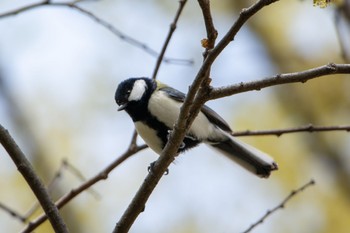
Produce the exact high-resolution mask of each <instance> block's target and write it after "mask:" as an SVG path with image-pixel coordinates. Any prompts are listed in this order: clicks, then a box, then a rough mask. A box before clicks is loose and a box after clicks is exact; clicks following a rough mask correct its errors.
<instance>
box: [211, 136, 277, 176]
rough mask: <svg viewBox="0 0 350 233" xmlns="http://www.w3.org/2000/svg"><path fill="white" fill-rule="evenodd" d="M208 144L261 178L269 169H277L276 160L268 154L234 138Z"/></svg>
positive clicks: (266, 174)
mask: <svg viewBox="0 0 350 233" xmlns="http://www.w3.org/2000/svg"><path fill="white" fill-rule="evenodd" d="M209 145H211V146H212V147H213V148H215V149H217V150H219V151H220V152H221V153H223V154H224V155H226V156H227V157H228V158H230V159H232V160H233V161H235V162H237V163H238V164H240V165H241V166H242V167H244V168H245V169H247V170H248V171H250V172H252V173H254V174H256V175H258V176H260V177H262V178H268V177H269V176H270V173H271V171H273V170H277V169H278V166H277V164H276V162H275V161H274V160H273V159H272V158H271V157H270V156H269V155H267V154H265V153H264V152H262V151H259V150H258V149H256V148H254V147H252V146H250V145H248V144H246V143H244V142H242V141H239V140H237V139H235V138H232V137H228V138H227V139H226V140H224V141H221V142H215V143H213V142H212V143H210V144H209Z"/></svg>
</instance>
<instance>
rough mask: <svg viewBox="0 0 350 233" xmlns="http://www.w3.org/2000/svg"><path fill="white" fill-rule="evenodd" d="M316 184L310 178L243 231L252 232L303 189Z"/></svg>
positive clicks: (245, 232)
mask: <svg viewBox="0 0 350 233" xmlns="http://www.w3.org/2000/svg"><path fill="white" fill-rule="evenodd" d="M314 184H315V181H314V180H310V181H309V182H308V183H306V184H304V185H303V186H301V187H300V188H298V189H296V190H293V191H292V192H291V193H290V194H289V195H288V196H287V197H286V198H285V199H284V200H283V201H282V202H281V203H280V204H279V205H277V206H276V207H275V208H273V209H272V210H268V211H267V212H266V214H265V215H264V216H262V217H261V218H260V219H259V220H258V221H257V222H255V223H254V224H252V225H251V226H250V227H249V228H248V229H247V230H245V231H244V232H243V233H248V232H251V231H252V230H253V229H254V228H255V227H256V226H257V225H259V224H262V223H263V222H264V221H265V219H266V218H268V217H269V216H270V215H271V214H273V213H275V212H276V211H277V210H279V209H283V208H284V207H285V205H286V204H287V202H288V201H289V200H290V199H292V198H293V197H294V196H296V195H298V194H299V193H301V192H302V191H304V190H305V189H306V188H308V187H310V186H312V185H314Z"/></svg>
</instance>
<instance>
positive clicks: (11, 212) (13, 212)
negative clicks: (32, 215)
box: [0, 203, 27, 223]
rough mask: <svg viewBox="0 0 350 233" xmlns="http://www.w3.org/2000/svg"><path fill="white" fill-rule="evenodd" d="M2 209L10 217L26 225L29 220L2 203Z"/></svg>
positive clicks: (0, 207) (0, 204)
mask: <svg viewBox="0 0 350 233" xmlns="http://www.w3.org/2000/svg"><path fill="white" fill-rule="evenodd" d="M0 209H2V210H4V211H5V212H7V213H8V214H9V215H11V216H12V217H14V218H15V219H18V220H19V221H21V222H23V223H25V222H26V221H27V218H26V217H24V216H22V215H21V214H19V213H18V212H17V211H14V210H13V209H12V208H10V207H8V206H6V205H5V204H3V203H0Z"/></svg>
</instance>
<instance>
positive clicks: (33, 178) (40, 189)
mask: <svg viewBox="0 0 350 233" xmlns="http://www.w3.org/2000/svg"><path fill="white" fill-rule="evenodd" d="M0 142H1V144H2V145H3V147H4V148H5V149H6V151H7V153H8V154H9V155H10V157H11V159H12V160H13V162H14V163H15V165H16V166H17V169H18V171H19V172H20V173H21V174H22V176H23V178H24V179H25V180H26V181H27V183H28V185H29V186H30V188H31V189H32V191H33V193H34V194H35V196H36V198H37V199H38V201H39V202H40V205H41V206H42V208H43V210H44V212H45V213H46V216H47V217H48V218H49V220H50V223H51V225H52V228H53V229H54V231H55V232H59V233H68V228H67V226H66V225H65V223H64V221H63V219H62V217H61V216H60V213H59V212H58V209H57V207H56V206H55V204H54V203H53V202H52V200H51V197H50V195H49V194H48V192H47V190H46V188H45V186H44V185H43V183H42V182H41V180H40V179H39V177H38V176H37V175H36V173H35V172H34V170H33V168H32V165H31V164H30V162H29V161H28V160H27V158H26V156H25V155H24V153H23V152H22V151H21V149H20V148H19V147H18V145H17V144H16V142H15V141H14V139H13V138H12V137H11V135H10V134H9V133H8V131H7V130H6V129H5V128H4V127H3V126H2V125H0Z"/></svg>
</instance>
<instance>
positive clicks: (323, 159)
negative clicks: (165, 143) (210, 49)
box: [0, 0, 350, 233]
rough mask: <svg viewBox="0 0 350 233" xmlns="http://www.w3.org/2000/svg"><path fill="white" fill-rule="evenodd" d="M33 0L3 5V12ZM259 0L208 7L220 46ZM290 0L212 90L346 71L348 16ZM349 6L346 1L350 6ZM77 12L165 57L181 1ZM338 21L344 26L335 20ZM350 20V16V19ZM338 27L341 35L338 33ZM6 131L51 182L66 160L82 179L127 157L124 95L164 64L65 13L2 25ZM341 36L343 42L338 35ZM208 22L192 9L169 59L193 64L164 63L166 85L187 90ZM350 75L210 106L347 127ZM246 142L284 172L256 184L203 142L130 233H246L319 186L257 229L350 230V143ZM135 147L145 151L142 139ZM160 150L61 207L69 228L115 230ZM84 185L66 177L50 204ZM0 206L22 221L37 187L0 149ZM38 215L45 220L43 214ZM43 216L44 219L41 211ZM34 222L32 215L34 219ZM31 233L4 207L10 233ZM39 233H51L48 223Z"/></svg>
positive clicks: (0, 77)
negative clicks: (312, 71) (334, 68)
mask: <svg viewBox="0 0 350 233" xmlns="http://www.w3.org/2000/svg"><path fill="white" fill-rule="evenodd" d="M34 2H35V1H27V0H26V1H25V0H16V1H10V0H2V1H0V14H2V13H5V12H8V11H10V10H13V9H16V8H18V7H21V6H25V5H27V4H30V3H34ZM253 2H254V1H247V0H240V1H230V0H221V1H212V3H211V5H212V14H213V18H214V23H215V26H216V28H217V30H218V33H219V37H218V39H220V38H221V37H222V36H223V35H224V34H225V32H226V31H227V30H228V28H229V27H230V26H231V25H232V23H233V22H234V20H235V19H236V18H237V16H238V13H239V11H240V10H241V9H242V8H244V7H247V6H249V5H251V4H252V3H253ZM342 4H345V2H341V1H340V2H336V3H334V4H333V5H331V6H329V7H327V8H323V9H321V8H319V7H313V4H312V1H298V0H293V1H292V0H285V1H279V2H277V3H275V4H272V5H270V6H268V7H266V8H264V9H263V10H262V11H261V12H259V13H258V14H257V15H255V16H254V17H253V18H252V19H251V20H250V21H249V23H248V24H247V25H245V27H244V28H243V29H242V30H241V31H240V32H239V33H238V35H237V37H236V38H235V40H234V41H233V42H232V43H231V44H230V45H229V46H228V47H227V48H226V49H225V50H224V52H223V53H222V54H221V55H220V57H219V58H218V59H217V61H216V62H215V64H214V66H213V69H212V75H211V77H212V79H213V82H212V85H213V86H216V87H217V86H225V85H228V84H234V83H239V82H247V81H252V80H259V79H263V78H265V77H269V76H272V75H274V74H276V73H287V72H296V71H302V70H304V69H309V68H312V67H315V66H320V65H324V64H327V63H329V62H338V63H344V62H349V60H347V61H346V59H348V58H349V57H347V56H346V48H349V41H350V40H347V39H344V38H349V37H346V36H349V34H346V33H348V32H349V27H348V26H349V24H348V23H349V9H348V12H347V11H346V8H344V11H340V10H338V9H337V7H341V6H343V5H342ZM347 4H349V3H348V2H347ZM79 6H80V7H82V8H84V9H86V10H88V11H91V12H92V13H93V14H95V15H96V16H98V17H100V18H101V19H103V20H105V21H107V22H109V23H110V24H112V25H114V26H115V27H116V28H118V29H119V30H120V31H122V32H123V33H125V34H127V35H129V36H131V37H133V38H135V39H137V40H139V41H140V42H142V43H144V44H147V45H148V46H149V47H151V48H153V49H155V50H156V51H160V49H161V47H162V45H163V41H164V40H165V36H166V34H167V32H168V30H169V25H170V23H171V22H172V20H173V18H174V15H175V12H176V10H177V8H178V1H169V0H168V1H159V0H153V1H141V0H130V1H120V0H103V1H102V0H101V1H85V2H80V3H79ZM336 16H338V17H340V18H339V19H340V20H341V21H338V22H341V25H340V24H336V23H335V17H336ZM346 17H348V18H346ZM338 26H339V27H338ZM0 31H1V36H0V96H1V97H0V123H1V124H2V125H3V126H4V127H5V128H7V129H8V130H9V131H10V133H11V134H12V136H13V137H14V139H15V140H16V141H17V143H18V144H19V145H20V147H21V148H22V150H23V151H24V152H25V154H26V155H27V156H28V158H29V159H30V161H31V162H32V164H33V166H34V167H35V169H36V171H37V172H38V174H39V175H40V177H41V178H42V179H43V180H44V182H45V183H46V184H48V183H49V182H50V180H51V179H52V177H54V174H55V172H56V171H57V170H58V169H59V167H60V166H61V164H62V161H63V160H64V159H66V160H67V161H68V162H69V163H70V164H73V165H74V166H75V167H77V168H78V169H79V170H80V172H81V173H82V174H84V176H85V177H86V178H89V177H92V176H94V175H95V174H97V173H98V172H99V171H101V170H102V169H103V168H105V167H106V166H107V165H108V164H110V163H111V162H112V161H113V160H115V159H116V158H117V157H118V156H120V155H121V154H122V153H123V152H124V151H125V150H126V149H127V145H128V144H129V142H130V139H131V135H132V133H133V123H132V121H131V120H130V118H129V117H128V116H127V115H126V113H124V112H118V111H117V106H116V104H115V102H114V92H115V89H116V87H117V85H118V83H119V82H120V81H122V80H124V79H126V78H128V77H137V76H151V75H152V72H153V69H154V66H155V62H156V57H154V56H151V55H149V54H148V53H146V52H145V51H144V50H142V49H140V48H138V47H135V46H132V45H130V44H129V43H126V42H125V41H123V40H121V39H120V38H118V37H116V36H115V35H113V34H112V33H111V32H110V31H109V30H107V29H106V28H104V27H102V26H101V25H99V24H97V23H96V22H95V21H93V20H92V19H91V18H89V17H87V16H86V15H84V14H82V13H80V12H78V11H76V10H74V9H71V8H69V7H59V6H44V7H40V8H35V9H33V10H30V11H26V12H23V13H21V14H18V15H15V16H11V17H6V18H0ZM338 35H339V36H338ZM205 36H206V33H205V27H204V23H203V19H202V15H201V11H200V8H199V6H198V3H197V2H196V1H188V3H187V4H186V6H185V9H184V12H183V14H182V15H181V18H180V21H179V23H178V25H177V29H176V31H175V34H174V36H173V38H172V40H171V43H170V45H169V47H168V51H167V53H166V56H167V57H172V58H182V59H189V60H193V61H194V64H193V65H176V64H172V63H163V64H162V66H161V69H160V72H159V74H158V79H159V80H161V81H162V82H164V83H167V84H169V85H171V86H173V87H175V88H177V89H180V90H182V91H184V92H186V91H187V89H188V86H189V85H190V84H191V83H192V81H193V78H194V77H195V75H196V73H197V71H198V69H199V67H200V66H201V62H202V52H203V48H202V47H201V45H200V41H201V39H203V38H205ZM347 78H349V75H337V76H328V77H324V78H319V79H315V80H312V81H308V82H307V83H304V84H301V83H298V84H289V85H283V86H278V87H271V88H267V89H263V90H261V91H259V92H249V93H244V94H239V95H235V96H231V97H227V98H223V99H219V100H215V101H210V102H209V103H208V105H209V106H210V107H212V108H213V109H215V110H216V111H217V112H219V113H220V114H221V115H222V116H223V117H224V119H226V120H227V121H228V122H229V124H230V125H231V127H232V128H233V129H234V130H235V131H240V130H247V129H249V130H266V129H281V128H289V127H298V126H304V125H308V124H314V125H320V126H326V125H349V124H350V121H349V114H350V95H349V93H350V92H349V89H350V82H349V80H348V79H347ZM242 140H244V141H246V142H248V143H250V144H252V145H254V146H256V147H257V148H259V149H261V150H263V151H266V152H267V153H269V154H271V155H273V157H274V158H275V160H276V161H277V162H278V164H279V167H280V170H279V171H277V172H274V173H273V174H272V176H271V177H270V178H269V179H268V180H262V179H259V178H257V177H255V176H253V175H251V174H249V173H248V172H246V171H245V170H243V169H241V168H240V167H239V166H237V165H235V164H234V163H232V162H231V161H229V160H228V159H226V158H225V157H222V156H219V155H217V154H216V153H215V152H214V151H212V150H210V149H209V148H207V147H206V146H204V145H203V146H200V147H198V148H195V149H193V150H191V151H189V152H187V153H186V154H184V155H181V156H179V157H178V158H177V159H176V162H175V163H174V164H172V165H171V166H170V168H169V169H170V174H169V175H167V176H165V177H163V178H162V180H161V181H160V183H159V185H158V186H157V188H156V189H155V191H154V192H153V194H152V196H151V197H150V199H149V201H148V203H147V206H146V209H145V212H143V213H142V214H141V215H140V216H139V217H138V219H137V220H136V222H135V224H134V225H133V227H132V228H131V230H130V232H146V233H147V232H152V233H160V232H169V233H175V232H181V233H182V232H183V233H192V232H193V233H197V232H203V233H206V232H207V233H209V232H243V231H244V230H245V229H247V228H248V227H249V226H250V225H251V224H252V223H254V222H255V221H257V220H258V219H259V218H260V217H261V216H262V215H264V214H265V213H266V211H267V210H268V209H271V208H273V207H274V206H276V205H278V204H279V203H280V202H281V201H282V200H283V199H284V198H285V197H286V196H287V195H288V194H289V193H290V192H291V191H292V190H293V189H296V188H298V187H300V186H302V185H303V184H305V183H307V182H308V181H310V180H311V179H314V180H315V181H316V185H315V186H313V187H310V188H308V189H307V190H305V191H304V192H302V193H300V194H298V195H297V196H296V197H295V198H293V199H292V200H291V201H290V202H288V204H287V205H286V208H285V209H283V210H281V211H278V212H276V213H275V214H274V215H272V216H271V217H269V218H268V220H266V221H265V222H264V223H263V224H262V225H259V226H258V227H257V228H256V229H255V231H254V232H263V233H265V232H286V233H288V232H298V233H303V232H305V233H306V232H308V233H310V232H338V233H345V232H349V229H350V222H349V216H350V152H349V151H350V135H349V134H348V133H346V132H327V133H297V134H287V135H283V136H281V137H276V136H264V137H258V136H255V137H244V138H242ZM139 143H143V142H142V140H141V139H139ZM156 159H157V155H156V154H155V153H154V152H152V151H151V150H149V149H146V150H144V151H142V152H140V153H138V154H136V155H135V156H133V157H132V158H130V159H128V160H127V161H126V162H124V163H123V164H122V165H121V166H119V167H117V168H116V169H115V170H114V171H113V172H112V173H111V174H110V176H109V177H108V179H107V180H105V181H102V182H99V183H97V184H96V185H94V186H93V190H94V191H95V192H97V193H98V194H99V196H100V197H99V198H98V197H95V195H91V193H89V192H84V193H82V194H80V195H79V196H78V197H77V198H75V199H74V200H73V201H72V202H71V203H69V204H68V205H66V206H65V207H64V208H63V209H62V214H63V217H64V219H65V221H66V223H67V225H68V227H69V228H70V230H71V232H74V233H79V232H111V231H112V229H113V228H114V226H115V223H116V222H117V221H118V220H119V218H120V216H121V214H122V213H123V211H124V210H125V209H126V207H127V205H128V204H129V202H130V200H131V199H132V197H133V196H134V194H135V192H136V191H137V189H138V187H139V186H140V184H141V183H142V182H143V179H144V178H145V176H146V175H147V167H148V165H149V164H150V163H151V162H153V161H154V160H156ZM80 183H81V181H80V180H79V179H78V178H77V177H76V176H74V175H72V173H71V172H69V171H68V170H66V171H64V172H63V173H62V175H61V176H60V178H59V180H58V181H57V182H55V185H54V188H53V190H52V192H53V194H52V195H53V196H54V198H56V199H57V198H59V197H60V196H62V195H63V194H65V193H67V192H69V191H70V190H71V189H72V188H74V187H77V186H78V185H79V184H80ZM0 187H1V191H0V203H2V204H4V205H6V206H8V207H10V208H11V209H12V210H14V211H17V212H18V213H22V214H25V213H26V212H27V211H28V209H30V208H31V206H32V205H33V204H34V203H35V197H34V196H33V194H32V192H31V190H30V189H29V187H28V185H27V184H26V183H25V181H24V180H23V178H22V177H21V175H19V173H18V172H17V170H16V167H15V166H14V164H13V162H12V161H11V160H10V158H9V156H8V154H7V153H6V152H5V151H4V150H3V148H2V147H1V148H0ZM38 212H39V211H38ZM37 214H38V213H36V215H37ZM34 216H35V215H34ZM23 227H24V225H23V224H22V223H21V222H20V221H18V220H17V219H15V218H14V217H12V216H10V215H9V213H7V212H5V211H3V210H0V230H1V232H18V231H20V230H21V229H22V228H23ZM35 232H38V233H40V232H52V230H51V227H50V224H49V223H45V224H43V225H42V226H41V227H40V228H38V229H37V230H36V231H35Z"/></svg>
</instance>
